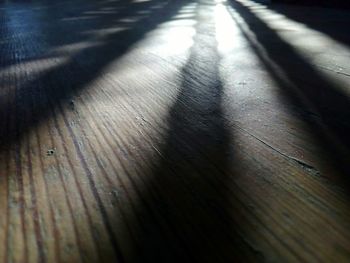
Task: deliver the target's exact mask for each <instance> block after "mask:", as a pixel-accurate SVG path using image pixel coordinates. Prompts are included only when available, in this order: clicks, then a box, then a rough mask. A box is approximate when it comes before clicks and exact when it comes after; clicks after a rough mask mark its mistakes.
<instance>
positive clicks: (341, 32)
mask: <svg viewBox="0 0 350 263" xmlns="http://www.w3.org/2000/svg"><path fill="white" fill-rule="evenodd" d="M328 2H329V3H330V2H331V1H328ZM330 4H331V3H330ZM347 7H348V8H349V7H350V2H348V3H347ZM268 8H269V9H271V10H274V11H275V12H277V13H279V14H282V15H284V16H286V17H287V18H289V19H291V20H294V21H297V22H300V23H302V24H304V25H306V26H308V27H310V28H312V29H314V30H317V31H319V32H322V33H324V34H326V35H328V36H330V37H331V38H333V39H335V40H337V41H339V42H341V43H343V44H345V45H350V34H349V29H348V26H347V25H350V10H349V9H345V10H344V9H341V5H339V8H338V9H333V8H319V7H315V6H312V7H305V6H300V5H287V4H272V5H269V6H268Z"/></svg>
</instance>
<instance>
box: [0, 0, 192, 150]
mask: <svg viewBox="0 0 350 263" xmlns="http://www.w3.org/2000/svg"><path fill="white" fill-rule="evenodd" d="M185 2H186V1H162V0H153V1H148V2H144V3H133V2H130V1H108V2H107V4H106V5H104V6H99V8H101V7H105V8H110V9H113V8H114V7H115V8H117V9H119V11H118V12H117V13H115V14H110V15H107V14H99V15H96V16H95V18H91V19H87V20H86V21H85V20H84V19H83V18H81V16H83V13H82V12H86V11H94V9H92V10H91V6H90V5H88V7H89V8H90V9H89V8H79V9H78V10H77V12H74V11H72V13H71V14H70V15H67V14H66V11H67V10H65V9H63V10H65V11H61V12H60V11H57V10H56V9H50V8H49V9H48V10H49V11H48V12H49V13H45V15H47V16H49V17H52V21H51V20H48V22H50V21H51V26H48V27H44V28H43V29H42V31H39V32H37V34H35V32H34V34H33V36H32V38H31V39H30V41H31V43H36V41H38V42H39V44H38V46H39V47H38V49H37V50H36V49H35V48H33V47H36V46H35V45H34V46H31V45H30V43H26V42H21V41H19V43H15V41H16V39H14V40H13V42H14V43H12V42H9V43H7V42H5V46H4V47H2V50H3V52H2V53H6V48H8V51H12V50H11V45H12V48H13V47H16V45H18V49H19V51H18V52H20V51H23V49H24V51H25V52H24V54H22V55H21V56H23V57H21V56H20V57H17V58H16V57H14V58H13V60H18V61H19V62H23V61H25V59H26V56H25V55H26V54H27V55H28V57H30V56H31V55H33V56H34V58H35V56H36V55H38V54H40V53H41V52H42V51H43V50H46V51H47V50H49V49H50V48H54V47H60V46H63V45H65V44H71V43H73V44H74V43H79V41H85V40H89V38H87V37H86V36H85V35H84V34H85V33H86V32H88V31H93V30H99V29H105V28H113V27H122V28H123V30H121V31H116V32H113V33H111V34H108V35H106V36H105V37H103V38H101V39H100V40H99V41H98V42H99V43H98V45H92V46H91V47H86V48H83V49H82V50H81V51H78V52H77V53H74V54H73V55H71V56H69V59H68V61H67V62H65V63H63V64H62V65H59V66H55V67H53V68H50V69H48V70H44V71H43V73H39V75H35V74H31V73H30V72H25V75H24V76H21V75H20V74H23V72H21V67H19V68H18V71H19V72H18V73H20V74H19V76H17V75H16V74H17V72H16V73H15V75H12V76H8V75H5V76H3V78H2V79H1V86H2V95H1V97H0V101H1V103H0V121H1V123H2V127H1V129H0V138H1V142H0V143H1V144H0V147H1V148H4V147H7V146H11V145H12V144H13V142H19V141H20V138H21V136H22V135H23V134H24V133H26V132H27V131H29V130H30V129H31V128H32V127H34V126H36V125H37V124H38V123H40V122H41V121H44V120H45V119H47V118H48V117H49V116H51V115H52V114H53V109H55V108H56V107H58V106H59V105H60V104H61V103H63V102H68V101H69V100H70V99H71V98H72V96H74V95H76V94H78V93H79V92H83V88H84V87H86V86H87V84H89V83H90V82H91V81H92V80H94V79H95V78H96V77H98V76H99V75H100V73H101V72H102V70H103V69H104V68H105V67H106V66H108V65H109V63H111V62H114V61H116V60H117V59H118V58H119V57H120V56H122V55H123V54H124V53H126V52H127V51H128V49H129V48H130V46H131V45H132V44H134V43H136V42H138V41H139V40H141V39H142V38H143V37H144V36H145V34H146V33H147V32H149V31H150V30H152V29H154V28H155V27H156V26H157V25H158V24H159V23H161V22H164V21H167V20H169V19H170V18H171V17H172V16H173V15H175V14H176V13H177V12H178V10H179V8H180V7H181V6H182V5H183V4H184V3H185ZM77 3H79V2H77ZM92 7H95V5H92ZM50 10H51V11H50ZM68 10H69V8H68ZM73 10H74V9H73ZM140 11H144V14H140ZM50 12H53V13H50ZM67 12H68V11H67ZM62 14H63V15H62ZM64 17H67V18H71V19H74V18H79V19H80V20H79V19H78V21H76V22H75V23H72V24H64V23H63V21H62V20H61V19H62V18H64ZM122 18H127V19H129V18H130V20H121V19H122ZM22 22H23V23H25V21H22ZM18 26H20V24H19V25H18ZM2 29H3V30H2V31H3V32H4V30H6V28H5V29H4V28H2ZM14 29H18V28H17V27H16V24H15V25H14ZM7 33H8V34H11V32H7ZM13 33H14V32H13ZM23 33H25V32H23ZM4 34H5V33H4ZM8 34H7V35H8ZM5 36H6V34H5ZM36 37H38V39H36ZM42 46H43V47H42ZM30 48H32V49H33V50H32V51H31V50H30ZM27 49H28V50H27ZM26 52H27V53H26ZM31 52H32V53H31ZM13 53H14V52H12V53H11V52H9V54H13ZM68 55H69V54H68ZM12 56H13V55H12ZM6 61H7V60H6V58H2V62H3V63H2V65H1V67H2V68H4V67H5V66H6V65H11V63H10V61H8V63H6ZM36 65H40V61H39V62H38V63H37V64H36Z"/></svg>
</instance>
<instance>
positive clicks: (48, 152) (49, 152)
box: [46, 149, 55, 156]
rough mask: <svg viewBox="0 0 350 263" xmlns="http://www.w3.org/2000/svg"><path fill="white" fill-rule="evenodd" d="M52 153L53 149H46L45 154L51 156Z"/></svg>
mask: <svg viewBox="0 0 350 263" xmlns="http://www.w3.org/2000/svg"><path fill="white" fill-rule="evenodd" d="M54 153H55V150H54V149H50V150H47V152H46V155H47V156H52V155H54Z"/></svg>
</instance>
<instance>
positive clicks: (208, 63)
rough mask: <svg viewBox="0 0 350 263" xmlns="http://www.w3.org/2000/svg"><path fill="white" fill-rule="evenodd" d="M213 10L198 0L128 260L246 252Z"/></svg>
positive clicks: (227, 257)
mask: <svg viewBox="0 0 350 263" xmlns="http://www.w3.org/2000/svg"><path fill="white" fill-rule="evenodd" d="M213 8H214V5H213V2H212V1H207V2H205V1H198V7H197V13H196V18H197V25H196V35H195V37H194V44H193V46H192V48H191V50H190V56H189V59H188V61H187V63H186V65H185V66H184V68H183V70H182V72H181V78H182V85H181V87H180V90H179V93H178V95H177V98H176V101H175V102H174V104H173V106H172V107H171V108H170V111H169V117H168V123H167V126H168V129H167V136H166V139H165V142H164V144H163V145H162V146H161V148H160V150H159V152H160V154H161V160H160V161H159V163H157V164H155V167H154V169H153V172H152V174H148V175H147V176H144V178H145V184H146V187H145V188H143V189H141V190H140V191H141V200H143V201H144V202H145V203H147V204H148V205H147V206H146V205H144V204H143V205H142V204H140V205H139V211H138V212H137V214H140V215H142V222H143V225H144V226H145V227H146V229H145V231H144V232H143V233H140V239H139V243H140V247H141V250H136V249H135V250H134V253H133V254H134V255H135V256H136V257H137V258H136V259H135V260H133V262H167V263H169V262H236V261H235V260H236V259H237V258H244V256H246V255H247V254H249V253H248V252H247V251H248V248H247V247H246V246H245V243H244V242H242V239H241V238H239V235H237V233H236V231H235V227H234V225H233V223H232V220H231V215H232V214H234V213H235V212H234V211H232V208H231V209H230V205H229V193H228V187H227V186H228V181H229V178H228V177H229V176H234V175H232V174H230V171H229V163H228V162H229V153H230V149H229V147H230V145H231V144H232V134H230V132H229V131H228V129H227V127H226V125H225V121H224V117H223V110H222V108H221V101H222V97H223V87H222V83H221V80H220V77H219V67H218V66H219V60H220V57H219V54H218V51H217V42H216V38H215V19H214V16H213ZM154 214H158V217H157V216H155V215H154ZM252 255H254V254H253V253H251V254H250V256H252ZM237 262H239V261H237ZM241 262H243V261H241ZM245 262H247V261H245Z"/></svg>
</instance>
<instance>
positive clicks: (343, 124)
mask: <svg viewBox="0 0 350 263" xmlns="http://www.w3.org/2000/svg"><path fill="white" fill-rule="evenodd" d="M230 4H231V5H232V7H233V8H234V9H235V10H236V11H237V12H238V13H239V14H240V16H241V17H242V18H243V19H244V20H245V22H246V25H247V26H248V28H249V31H250V32H247V29H246V28H244V27H242V26H241V24H240V22H239V21H237V19H236V18H235V15H232V17H233V18H234V19H235V20H236V21H237V25H238V26H239V27H240V28H241V30H242V33H243V34H244V36H245V37H246V39H247V40H248V41H249V43H250V45H251V47H252V49H253V50H254V51H255V52H256V54H257V55H258V57H259V58H260V60H261V62H262V63H263V65H264V66H265V68H266V69H267V70H268V72H269V73H270V75H271V76H272V77H273V78H274V79H275V81H276V82H277V83H278V85H279V87H280V90H281V94H282V96H283V97H284V98H285V100H286V108H288V109H290V110H291V111H293V112H294V113H295V115H296V116H299V118H301V119H302V120H303V121H304V122H305V123H307V124H308V125H309V126H310V127H311V128H312V131H313V134H314V136H315V137H316V138H317V139H318V142H319V144H320V145H321V146H322V147H323V148H324V149H325V150H326V152H327V153H328V154H327V158H329V160H332V162H333V164H334V167H335V169H338V170H339V171H340V172H341V173H342V174H343V175H344V177H343V178H342V180H344V182H346V183H349V178H347V177H348V175H349V172H350V167H349V156H350V155H349V149H350V137H349V134H350V122H349V119H350V107H349V106H350V99H349V97H347V95H346V94H344V93H343V92H341V90H340V88H339V87H337V86H336V85H335V84H334V83H331V82H330V81H329V80H328V79H327V78H325V77H324V76H323V75H322V74H321V73H319V72H318V71H316V70H315V69H314V68H313V67H312V66H311V65H310V64H309V63H308V61H306V60H305V59H304V58H303V57H302V56H300V55H299V54H298V52H297V51H296V50H295V49H294V48H293V47H292V46H291V45H290V44H288V43H287V42H285V41H284V40H283V39H282V38H281V37H280V36H279V35H278V34H277V33H276V32H275V31H274V30H272V29H271V28H269V27H268V25H267V24H266V23H265V22H264V21H262V20H261V19H259V18H258V17H257V16H256V15H255V14H254V13H253V12H252V11H251V10H250V9H249V8H248V7H247V6H245V5H244V4H242V3H241V2H240V1H231V2H230ZM251 33H252V34H253V35H254V37H252V35H251ZM258 45H260V46H262V47H263V48H264V50H265V51H266V52H267V55H268V58H266V56H265V55H264V54H263V53H262V51H261V49H260V48H259V47H258ZM271 61H273V63H275V65H277V67H278V70H279V71H282V72H283V73H284V74H285V76H286V77H287V79H288V80H289V81H292V83H293V84H292V85H290V83H289V81H286V78H284V77H282V76H281V74H279V73H278V72H277V71H276V67H274V66H272V64H271Z"/></svg>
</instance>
